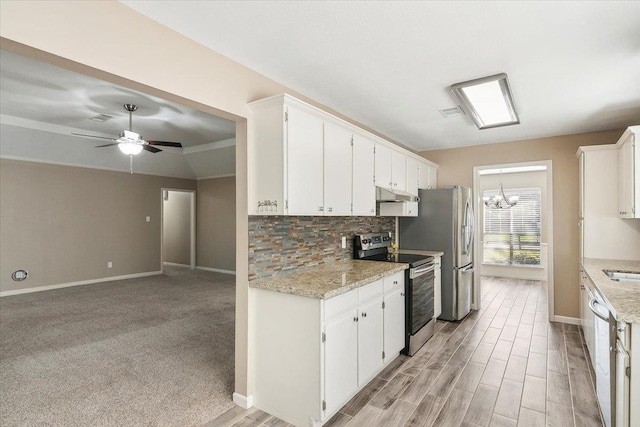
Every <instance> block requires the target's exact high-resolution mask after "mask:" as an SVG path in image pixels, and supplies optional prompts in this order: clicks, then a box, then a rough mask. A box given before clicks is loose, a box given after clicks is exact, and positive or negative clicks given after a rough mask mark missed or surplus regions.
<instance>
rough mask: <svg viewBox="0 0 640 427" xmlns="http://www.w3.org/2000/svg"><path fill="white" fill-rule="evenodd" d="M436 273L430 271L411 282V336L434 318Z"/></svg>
mask: <svg viewBox="0 0 640 427" xmlns="http://www.w3.org/2000/svg"><path fill="white" fill-rule="evenodd" d="M434 283H435V273H434V272H433V271H430V272H428V273H426V274H423V275H422V276H419V277H416V278H415V279H412V280H411V281H410V286H411V320H410V321H411V335H413V334H415V333H416V332H418V331H419V330H420V328H422V327H423V326H424V325H426V324H427V323H428V322H429V321H430V320H431V318H433V314H434V307H433V286H434Z"/></svg>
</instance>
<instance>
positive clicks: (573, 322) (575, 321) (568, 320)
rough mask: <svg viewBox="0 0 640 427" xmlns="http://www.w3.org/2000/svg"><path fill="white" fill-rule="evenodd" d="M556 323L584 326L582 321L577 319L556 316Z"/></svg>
mask: <svg viewBox="0 0 640 427" xmlns="http://www.w3.org/2000/svg"><path fill="white" fill-rule="evenodd" d="M553 320H554V322H560V323H567V324H569V325H578V326H580V325H582V321H581V320H580V319H578V318H577V317H566V316H554V317H553Z"/></svg>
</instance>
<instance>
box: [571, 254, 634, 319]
mask: <svg viewBox="0 0 640 427" xmlns="http://www.w3.org/2000/svg"><path fill="white" fill-rule="evenodd" d="M582 266H583V267H584V271H585V273H587V275H588V276H589V278H590V279H591V281H592V282H593V283H594V284H595V285H596V288H597V289H598V291H599V292H600V294H601V295H602V296H603V297H604V298H605V299H606V300H607V302H608V303H609V305H610V306H611V308H612V309H613V312H614V313H613V314H614V315H615V317H616V319H617V320H618V321H622V322H627V323H640V282H636V281H619V282H618V281H615V280H611V279H609V276H607V275H606V274H604V272H603V271H602V270H622V271H629V272H637V273H640V261H623V260H612V259H596V258H585V259H584V261H583V263H582Z"/></svg>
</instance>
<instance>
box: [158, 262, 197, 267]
mask: <svg viewBox="0 0 640 427" xmlns="http://www.w3.org/2000/svg"><path fill="white" fill-rule="evenodd" d="M162 265H168V266H170V267H186V268H191V266H190V265H189V264H180V263H177V262H169V261H165V262H163V263H162Z"/></svg>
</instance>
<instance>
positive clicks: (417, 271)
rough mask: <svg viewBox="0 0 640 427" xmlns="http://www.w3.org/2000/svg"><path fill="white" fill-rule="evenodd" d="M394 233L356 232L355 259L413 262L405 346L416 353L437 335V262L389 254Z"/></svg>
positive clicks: (407, 288) (407, 293) (406, 283)
mask: <svg viewBox="0 0 640 427" xmlns="http://www.w3.org/2000/svg"><path fill="white" fill-rule="evenodd" d="M390 246H391V237H390V233H374V234H359V235H356V236H355V238H354V241H353V255H354V258H355V259H361V260H369V261H385V262H400V263H405V264H409V268H408V269H407V270H406V271H405V280H404V286H405V348H404V353H405V354H408V355H409V356H413V355H414V354H415V352H416V351H418V349H420V347H422V346H423V345H424V343H425V342H427V341H428V340H429V338H431V337H432V336H433V321H432V320H433V315H434V300H433V290H434V289H433V287H434V284H435V271H434V270H435V261H434V258H433V257H432V256H426V255H413V254H403V253H399V254H392V253H389V247H390Z"/></svg>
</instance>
